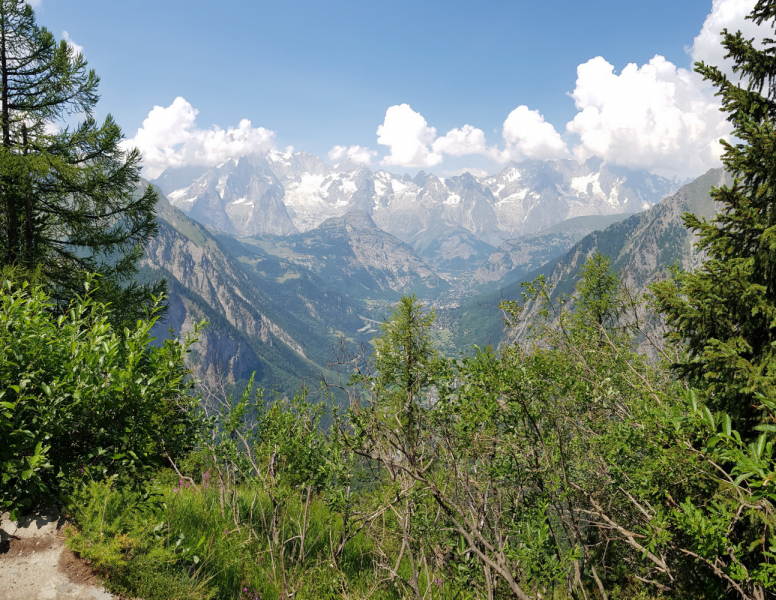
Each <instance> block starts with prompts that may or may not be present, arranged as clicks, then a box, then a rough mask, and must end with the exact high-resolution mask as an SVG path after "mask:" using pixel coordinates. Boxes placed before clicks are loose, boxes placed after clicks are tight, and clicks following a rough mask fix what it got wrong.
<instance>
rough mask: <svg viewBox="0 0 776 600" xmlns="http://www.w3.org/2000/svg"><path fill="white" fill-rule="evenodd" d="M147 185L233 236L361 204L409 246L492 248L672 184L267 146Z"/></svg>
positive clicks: (571, 169) (282, 230) (290, 229)
mask: <svg viewBox="0 0 776 600" xmlns="http://www.w3.org/2000/svg"><path fill="white" fill-rule="evenodd" d="M156 183H157V184H158V185H159V186H160V187H161V189H162V190H163V191H164V192H165V193H166V194H167V196H168V198H169V200H170V202H171V203H172V204H173V205H174V206H176V207H178V208H180V209H181V210H182V211H183V212H185V213H186V214H188V215H189V216H191V217H192V218H194V219H195V220H197V221H199V222H201V223H203V224H206V225H209V226H212V227H215V228H217V229H219V230H221V231H224V232H226V233H229V234H233V235H235V236H238V237H247V236H253V235H262V234H272V235H281V236H283V235H293V234H296V233H299V232H302V233H303V232H307V231H310V230H311V229H314V228H316V227H318V226H319V225H320V224H321V223H323V222H324V221H325V220H326V219H329V218H331V217H341V216H344V215H345V214H346V213H348V212H350V211H352V210H362V211H364V212H366V213H367V214H368V215H370V216H371V218H372V219H373V220H374V222H375V224H376V225H377V226H378V227H380V228H381V229H383V230H385V231H387V232H388V233H391V234H392V235H394V236H396V237H397V238H399V239H400V240H402V241H403V242H405V243H408V244H410V245H411V246H412V247H413V248H414V249H415V250H416V251H418V252H422V251H423V250H425V249H426V248H428V247H429V246H431V245H432V244H434V243H435V242H437V246H438V245H439V242H438V241H441V240H442V239H444V238H445V237H446V236H448V235H449V234H450V233H451V232H456V231H457V232H459V233H460V232H463V231H466V232H469V233H470V234H471V236H473V239H474V240H479V241H480V242H483V243H485V244H489V245H492V246H497V245H498V244H500V243H501V242H503V241H504V240H506V239H510V238H515V237H519V236H521V235H526V234H530V233H535V232H539V231H542V230H544V229H547V228H548V227H551V226H553V225H555V224H556V223H559V222H561V221H563V220H566V219H569V218H573V217H577V216H584V215H608V214H617V213H626V212H638V211H641V210H645V209H647V208H649V207H650V206H652V205H654V204H655V203H657V202H658V201H659V200H660V199H661V198H663V197H664V196H666V195H667V194H669V193H671V192H673V191H674V190H675V189H676V187H677V182H676V181H671V180H668V179H665V178H663V177H659V176H657V175H651V174H649V173H646V172H640V171H628V170H626V169H623V168H619V167H614V166H611V165H608V164H606V163H604V162H602V161H600V160H598V159H590V160H588V161H587V162H585V163H583V164H579V163H577V162H576V161H573V160H553V161H549V160H548V161H536V160H534V161H526V162H523V163H520V164H510V165H508V166H507V167H506V168H505V169H504V170H503V171H501V172H500V173H498V174H496V175H493V176H489V177H474V176H473V175H471V174H469V173H464V174H463V175H460V176H455V177H447V178H440V177H437V176H436V175H433V174H427V173H424V172H422V171H421V172H420V173H418V174H417V175H416V176H415V177H410V176H409V175H404V176H399V175H395V174H392V173H388V172H386V171H376V172H372V171H370V170H369V169H367V168H365V167H363V166H358V165H355V164H353V163H341V164H339V165H335V166H329V165H327V164H326V163H324V162H323V161H322V160H321V159H320V158H319V157H318V156H316V155H313V154H308V153H305V152H299V153H291V152H285V153H282V152H278V151H275V150H271V151H268V152H265V153H262V154H252V155H248V156H245V157H242V158H240V159H238V160H230V161H228V162H227V163H225V164H223V165H220V166H218V167H214V168H211V169H207V170H205V171H204V172H203V171H202V170H199V169H189V170H188V171H186V172H185V173H184V172H181V171H180V170H168V171H165V172H164V173H163V174H162V175H161V176H160V177H159V178H158V179H157V180H156ZM473 239H472V238H470V239H468V240H467V244H468V245H469V246H472V241H473ZM451 250H453V251H454V252H455V251H456V249H451ZM476 253H477V252H476V251H475V254H476Z"/></svg>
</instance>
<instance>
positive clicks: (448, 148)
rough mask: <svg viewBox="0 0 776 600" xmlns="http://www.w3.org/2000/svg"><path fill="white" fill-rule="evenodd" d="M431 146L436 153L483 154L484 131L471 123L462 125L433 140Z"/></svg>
mask: <svg viewBox="0 0 776 600" xmlns="http://www.w3.org/2000/svg"><path fill="white" fill-rule="evenodd" d="M431 148H432V149H433V151H434V152H435V153H436V154H451V155H452V156H464V155H466V154H484V153H485V151H486V147H485V133H484V132H483V131H482V129H477V128H476V127H472V126H471V125H464V126H463V127H461V128H460V129H451V130H450V131H448V132H447V133H446V134H445V135H444V136H442V137H438V138H437V139H436V140H434V143H433V144H432V145H431Z"/></svg>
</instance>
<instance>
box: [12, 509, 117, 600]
mask: <svg viewBox="0 0 776 600" xmlns="http://www.w3.org/2000/svg"><path fill="white" fill-rule="evenodd" d="M62 525H64V519H62V518H61V517H59V516H58V515H53V514H52V515H31V516H30V517H24V518H22V519H20V520H19V522H18V523H13V522H11V521H9V520H8V514H7V513H6V514H4V515H2V517H0V600H115V598H116V597H115V596H112V595H111V594H110V593H109V592H107V591H105V590H104V589H103V587H102V586H101V585H100V584H99V582H98V581H97V580H96V579H95V578H94V575H92V572H91V570H90V569H89V567H88V566H87V565H86V564H85V563H84V562H83V561H82V560H80V559H78V558H76V556H75V555H74V554H73V553H72V552H71V551H70V550H68V549H67V548H66V547H65V542H64V538H63V536H62V534H61V532H60V529H61V528H62Z"/></svg>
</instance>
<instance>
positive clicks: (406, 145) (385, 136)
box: [377, 104, 442, 168]
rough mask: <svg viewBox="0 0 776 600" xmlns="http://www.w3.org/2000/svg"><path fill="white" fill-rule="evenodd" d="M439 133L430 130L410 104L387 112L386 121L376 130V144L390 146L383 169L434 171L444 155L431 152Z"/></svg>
mask: <svg viewBox="0 0 776 600" xmlns="http://www.w3.org/2000/svg"><path fill="white" fill-rule="evenodd" d="M436 137H437V135H436V129H434V128H433V127H429V125H428V123H426V119H424V118H423V116H422V115H421V114H420V113H417V112H415V111H414V110H412V108H411V107H410V105H409V104H397V105H395V106H391V107H389V108H388V110H386V111H385V120H384V121H383V124H382V125H380V126H379V127H378V128H377V143H378V144H381V145H383V146H388V148H389V149H390V154H389V155H388V156H386V157H385V158H383V160H382V162H383V164H384V165H396V166H400V167H410V168H414V167H433V166H435V165H438V164H439V163H440V162H442V155H441V154H438V153H437V152H434V151H433V150H432V149H431V147H430V146H431V144H433V143H434V140H435V139H436Z"/></svg>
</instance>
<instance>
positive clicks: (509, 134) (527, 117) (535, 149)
mask: <svg viewBox="0 0 776 600" xmlns="http://www.w3.org/2000/svg"><path fill="white" fill-rule="evenodd" d="M501 134H502V136H503V138H504V149H503V150H501V151H499V150H496V149H491V150H490V152H489V154H490V155H491V157H492V158H494V159H496V160H497V161H499V162H507V161H510V160H515V161H521V160H526V159H529V158H534V159H539V160H547V159H557V158H567V157H568V155H569V150H568V146H567V145H566V142H564V141H563V138H561V136H560V134H559V133H558V132H557V131H556V130H555V127H553V126H552V124H551V123H548V122H547V121H545V120H544V116H542V114H541V113H540V112H539V111H538V110H531V109H529V108H528V107H527V106H525V105H521V106H518V107H517V108H516V109H515V110H513V111H512V112H511V113H509V116H508V117H507V118H506V121H504V125H503V127H502V130H501Z"/></svg>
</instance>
